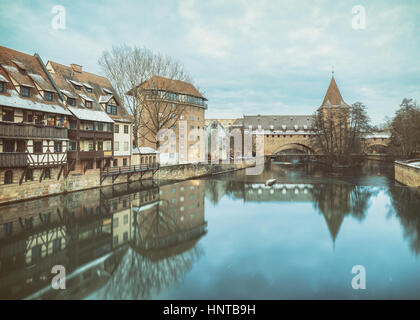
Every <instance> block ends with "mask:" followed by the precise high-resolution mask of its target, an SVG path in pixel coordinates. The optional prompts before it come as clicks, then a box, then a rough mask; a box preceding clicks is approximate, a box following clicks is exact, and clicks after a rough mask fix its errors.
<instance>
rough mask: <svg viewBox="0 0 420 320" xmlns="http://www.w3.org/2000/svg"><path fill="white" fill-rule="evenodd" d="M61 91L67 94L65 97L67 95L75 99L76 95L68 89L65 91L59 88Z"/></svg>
mask: <svg viewBox="0 0 420 320" xmlns="http://www.w3.org/2000/svg"><path fill="white" fill-rule="evenodd" d="M61 92H62V93H63V94H64V95H65V96H67V97H69V98H73V99H76V97H75V96H74V95H73V94H72V93H71V92H69V91H67V90H63V89H62V90H61Z"/></svg>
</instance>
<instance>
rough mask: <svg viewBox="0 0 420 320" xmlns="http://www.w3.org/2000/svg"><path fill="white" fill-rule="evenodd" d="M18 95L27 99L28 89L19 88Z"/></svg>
mask: <svg viewBox="0 0 420 320" xmlns="http://www.w3.org/2000/svg"><path fill="white" fill-rule="evenodd" d="M20 93H21V95H22V97H29V96H30V90H29V88H28V87H20Z"/></svg>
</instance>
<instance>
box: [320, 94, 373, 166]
mask: <svg viewBox="0 0 420 320" xmlns="http://www.w3.org/2000/svg"><path fill="white" fill-rule="evenodd" d="M313 128H314V130H315V132H317V134H316V135H314V136H313V137H312V139H313V144H314V145H315V146H316V148H317V149H319V150H320V151H321V152H322V153H323V154H324V155H326V156H327V159H328V161H329V162H330V163H331V164H335V163H346V162H348V161H349V159H350V156H351V155H354V154H359V153H360V152H361V137H362V135H363V134H365V133H367V132H369V131H370V119H369V117H368V115H367V113H366V106H365V105H364V104H363V103H361V102H356V103H354V104H353V105H351V106H350V107H349V108H346V109H345V108H342V109H326V110H320V111H319V112H318V113H317V114H316V115H315V116H314V123H313Z"/></svg>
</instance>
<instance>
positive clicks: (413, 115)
mask: <svg viewBox="0 0 420 320" xmlns="http://www.w3.org/2000/svg"><path fill="white" fill-rule="evenodd" d="M390 129H391V142H390V145H389V151H390V152H391V153H392V154H394V155H398V156H402V157H413V156H415V153H416V151H418V150H420V108H419V107H418V106H417V103H416V101H413V99H407V98H405V99H403V101H402V102H401V105H400V109H399V110H397V112H396V113H395V117H394V118H393V119H392V121H391V123H390Z"/></svg>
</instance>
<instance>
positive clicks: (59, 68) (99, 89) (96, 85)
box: [47, 61, 132, 121]
mask: <svg viewBox="0 0 420 320" xmlns="http://www.w3.org/2000/svg"><path fill="white" fill-rule="evenodd" d="M47 68H48V69H49V70H50V72H51V75H52V76H53V78H54V81H55V82H56V83H57V85H58V87H59V88H60V90H61V92H62V93H63V94H64V95H66V96H67V97H73V98H75V99H76V108H81V109H82V110H86V108H85V105H84V103H85V101H92V108H89V110H93V111H98V112H103V113H105V114H106V112H105V109H104V106H103V103H107V102H108V101H109V100H110V99H111V98H114V99H115V100H116V101H117V103H118V104H119V107H118V108H117V114H116V115H111V114H106V115H107V117H108V118H111V119H114V120H116V121H119V120H118V119H126V120H127V121H132V116H131V115H130V114H129V113H128V112H127V110H126V109H125V107H124V106H123V105H122V104H121V100H120V98H119V97H118V95H117V92H116V91H115V90H114V88H113V87H112V85H111V82H110V81H109V80H108V79H107V78H105V77H102V76H100V75H97V74H93V73H90V72H86V71H84V70H81V72H75V71H74V70H73V68H72V67H71V66H65V65H62V64H59V63H57V62H54V61H48V62H47ZM73 84H75V85H77V86H80V87H81V90H76V89H75V88H74V86H73ZM85 88H89V89H91V90H92V92H88V91H87V90H86V89H85ZM108 93H111V94H110V95H109V99H107V100H106V99H103V98H102V97H103V96H108ZM73 109H74V108H73Z"/></svg>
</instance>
